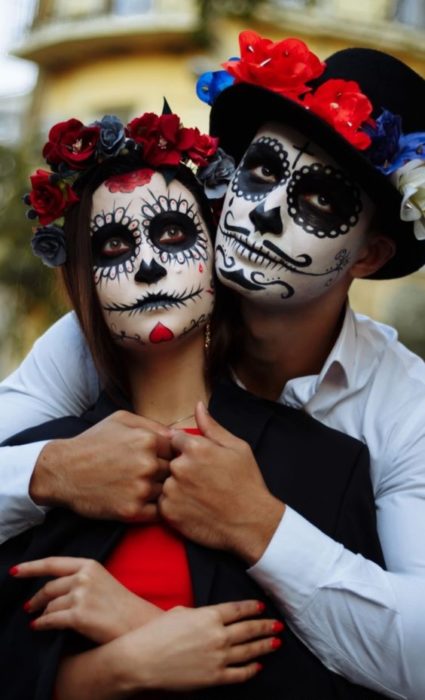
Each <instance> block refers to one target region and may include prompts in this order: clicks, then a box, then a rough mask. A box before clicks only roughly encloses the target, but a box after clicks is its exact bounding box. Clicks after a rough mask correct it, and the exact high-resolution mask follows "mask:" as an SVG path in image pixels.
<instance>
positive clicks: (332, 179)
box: [215, 124, 373, 308]
mask: <svg viewBox="0 0 425 700" xmlns="http://www.w3.org/2000/svg"><path fill="white" fill-rule="evenodd" d="M372 213H373V206H372V204H371V202H370V200H369V199H368V198H367V196H366V195H365V194H364V193H363V192H362V190H360V188H359V187H358V186H357V185H356V184H355V183H354V182H352V181H351V180H350V179H349V177H348V176H347V175H346V174H345V173H344V172H343V171H342V170H340V168H339V167H338V166H337V165H336V163H335V162H334V161H333V160H332V159H331V158H329V157H327V156H326V155H325V153H324V152H323V151H321V149H320V148H319V147H318V146H316V145H315V144H314V143H311V142H308V140H307V139H306V138H305V137H304V136H303V135H302V134H300V133H299V132H297V131H295V130H292V129H288V128H286V127H282V126H280V125H277V124H266V125H265V126H264V127H263V128H261V130H260V131H259V132H258V133H257V135H256V136H255V138H254V140H253V141H252V143H251V144H250V146H249V148H248V150H247V151H246V153H245V155H244V157H243V159H242V161H241V163H240V165H239V167H238V169H237V170H236V172H235V174H234V176H233V179H232V182H231V183H230V187H229V190H228V192H227V195H226V199H225V202H224V207H223V212H222V215H221V219H220V223H219V227H218V234H217V241H216V254H215V257H216V270H217V273H218V276H219V278H220V280H221V281H222V282H223V284H225V285H226V286H229V287H232V288H233V289H234V290H235V291H237V292H238V293H239V294H241V295H243V296H245V297H247V298H249V299H250V300H251V301H253V302H258V303H259V304H261V305H264V306H265V307H266V306H267V307H274V306H277V307H282V308H283V305H285V307H287V306H289V305H290V306H295V305H298V304H303V303H306V302H308V301H310V300H312V299H315V298H318V297H320V296H321V295H323V294H325V293H326V292H327V290H328V289H329V288H330V287H332V286H333V285H335V284H336V283H337V282H338V281H339V280H341V279H342V277H343V276H344V273H345V272H346V271H347V270H348V269H349V267H350V266H351V265H352V264H353V263H354V262H355V261H356V259H357V256H358V254H359V252H360V249H361V248H362V246H364V244H365V241H366V236H365V234H366V231H367V228H368V226H369V223H370V219H371V216H372Z"/></svg>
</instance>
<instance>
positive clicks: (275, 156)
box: [232, 136, 290, 202]
mask: <svg viewBox="0 0 425 700" xmlns="http://www.w3.org/2000/svg"><path fill="white" fill-rule="evenodd" d="M289 174H290V170H289V159H288V153H287V152H286V150H285V149H284V147H283V145H282V144H281V143H280V141H278V140H277V139H274V138H272V137H270V136H262V137H261V138H259V139H258V141H255V143H252V144H251V145H250V147H249V148H248V150H247V152H246V154H245V156H244V158H243V161H242V163H241V164H240V166H239V168H238V169H237V171H236V173H235V177H234V178H233V182H232V191H233V192H234V193H235V194H236V196H237V197H243V198H244V199H248V200H250V201H253V202H256V201H259V200H260V199H263V197H265V196H266V195H267V194H268V193H269V192H271V191H272V190H274V189H275V188H276V187H277V186H278V185H281V184H282V183H284V182H285V181H286V180H287V179H288V177H289Z"/></svg>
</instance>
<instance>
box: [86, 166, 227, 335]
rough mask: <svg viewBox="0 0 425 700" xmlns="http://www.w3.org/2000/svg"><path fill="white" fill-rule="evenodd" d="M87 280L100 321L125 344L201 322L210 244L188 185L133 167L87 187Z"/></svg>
mask: <svg viewBox="0 0 425 700" xmlns="http://www.w3.org/2000/svg"><path fill="white" fill-rule="evenodd" d="M90 229H91V237H92V250H93V262H94V268H93V272H94V280H95V284H96V289H97V294H98V298H99V301H100V304H101V307H102V311H103V315H104V318H105V321H106V324H107V326H108V328H109V329H110V331H111V333H112V335H113V337H114V338H115V340H116V341H118V342H121V343H123V344H124V345H125V346H127V347H133V348H134V347H137V346H142V345H143V346H146V345H152V344H157V343H163V342H169V341H172V340H174V339H175V338H180V337H182V336H184V335H186V333H188V332H190V331H191V330H193V329H195V328H199V327H201V326H203V325H205V323H206V322H207V320H208V318H209V316H210V314H211V311H212V307H213V303H214V291H213V286H212V285H213V282H212V268H213V251H212V244H211V240H210V236H209V233H208V229H207V226H206V224H205V222H204V220H203V218H202V215H201V213H200V211H199V207H198V204H197V202H196V200H195V198H194V196H193V195H192V193H191V192H190V191H189V190H188V189H187V188H186V187H185V186H184V185H182V184H181V183H180V182H178V181H177V180H173V181H171V183H170V184H169V185H167V184H166V182H165V180H164V178H163V177H162V175H160V174H159V173H154V174H153V175H151V173H150V172H149V171H146V170H140V171H135V172H132V173H129V174H127V175H120V176H117V177H114V178H111V179H109V180H107V181H106V182H104V183H102V185H100V187H98V189H97V190H96V191H95V193H94V195H93V204H92V211H91V223H90Z"/></svg>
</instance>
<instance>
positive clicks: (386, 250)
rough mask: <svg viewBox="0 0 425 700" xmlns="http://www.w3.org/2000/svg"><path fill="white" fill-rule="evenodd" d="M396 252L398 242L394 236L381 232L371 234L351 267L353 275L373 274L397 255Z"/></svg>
mask: <svg viewBox="0 0 425 700" xmlns="http://www.w3.org/2000/svg"><path fill="white" fill-rule="evenodd" d="M395 252H396V244H395V242H394V241H393V240H392V238H388V236H383V235H381V234H376V235H374V236H371V237H370V239H369V241H368V243H367V244H366V245H365V246H364V247H363V248H362V250H361V251H360V254H359V257H358V259H357V260H356V262H355V263H354V265H352V267H351V268H350V273H351V276H352V277H353V279H357V278H362V277H368V276H369V275H373V273H374V272H377V270H379V269H380V268H381V267H382V266H383V265H385V263H386V262H388V260H390V259H391V258H392V257H393V256H394V255H395Z"/></svg>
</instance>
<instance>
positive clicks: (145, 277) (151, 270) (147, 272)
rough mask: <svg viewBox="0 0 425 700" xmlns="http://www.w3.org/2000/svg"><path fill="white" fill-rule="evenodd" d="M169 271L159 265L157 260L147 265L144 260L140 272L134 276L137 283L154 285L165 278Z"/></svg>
mask: <svg viewBox="0 0 425 700" xmlns="http://www.w3.org/2000/svg"><path fill="white" fill-rule="evenodd" d="M166 274H167V270H166V269H165V267H162V265H159V264H158V263H157V262H156V260H151V261H150V263H146V262H145V261H144V260H142V264H141V265H140V267H139V269H138V271H137V272H136V274H135V275H134V279H135V280H136V282H145V283H146V284H152V283H153V282H157V281H158V280H160V279H161V277H165V275H166Z"/></svg>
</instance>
